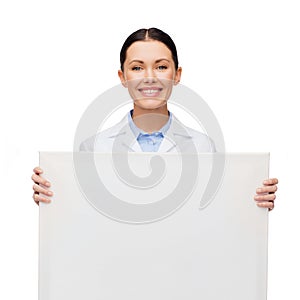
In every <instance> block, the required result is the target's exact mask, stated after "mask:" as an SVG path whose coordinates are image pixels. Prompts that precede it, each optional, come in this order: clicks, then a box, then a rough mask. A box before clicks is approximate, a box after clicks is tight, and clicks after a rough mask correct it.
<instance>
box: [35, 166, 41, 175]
mask: <svg viewBox="0 0 300 300" xmlns="http://www.w3.org/2000/svg"><path fill="white" fill-rule="evenodd" d="M33 172H34V173H36V174H42V173H43V170H42V169H41V168H40V167H35V168H34V169H33Z"/></svg>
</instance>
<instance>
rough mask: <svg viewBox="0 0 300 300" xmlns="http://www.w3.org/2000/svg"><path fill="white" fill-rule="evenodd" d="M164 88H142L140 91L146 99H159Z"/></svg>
mask: <svg viewBox="0 0 300 300" xmlns="http://www.w3.org/2000/svg"><path fill="white" fill-rule="evenodd" d="M162 90H163V89H162V88H153V87H152V88H142V89H138V91H139V92H140V93H141V94H142V95H143V96H144V97H158V96H159V94H160V92H161V91H162Z"/></svg>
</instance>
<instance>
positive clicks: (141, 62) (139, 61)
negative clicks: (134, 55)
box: [129, 58, 170, 64]
mask: <svg viewBox="0 0 300 300" xmlns="http://www.w3.org/2000/svg"><path fill="white" fill-rule="evenodd" d="M163 60H166V61H167V62H170V61H169V60H168V59H167V58H160V59H157V60H156V61H155V63H156V64H157V63H159V62H161V61H163ZM132 63H140V64H143V63H144V62H143V61H142V60H139V59H133V60H132V61H130V62H129V64H132Z"/></svg>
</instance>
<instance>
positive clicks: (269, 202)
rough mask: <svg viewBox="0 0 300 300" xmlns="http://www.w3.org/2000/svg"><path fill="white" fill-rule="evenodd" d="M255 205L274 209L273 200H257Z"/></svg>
mask: <svg viewBox="0 0 300 300" xmlns="http://www.w3.org/2000/svg"><path fill="white" fill-rule="evenodd" d="M256 205H257V206H258V207H263V208H268V209H269V210H272V209H274V202H273V201H268V202H257V203H256Z"/></svg>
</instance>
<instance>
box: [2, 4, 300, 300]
mask: <svg viewBox="0 0 300 300" xmlns="http://www.w3.org/2000/svg"><path fill="white" fill-rule="evenodd" d="M297 2H298V1H296V0H295V1H291V0H286V1H276V0H275V1H274V0H273V1H267V0H260V1H258V0H252V1H238V0H236V1H233V0H229V1H188V0H186V1H181V2H176V1H170V3H168V2H166V3H165V2H163V1H161V0H160V1H156V0H152V1H146V2H143V1H140V0H139V1H128V2H126V1H120V2H117V1H105V2H103V1H74V0H73V1H66V0H60V1H56V0H55V1H54V0H53V1H32V0H30V1H13V0H12V1H9V2H8V1H6V3H4V1H1V4H0V31H1V39H0V40H1V46H0V51H1V56H0V60H1V61H0V99H1V109H0V114H1V115H0V122H1V124H0V125H1V177H3V178H1V183H2V184H1V196H2V197H1V210H0V214H1V215H0V230H1V232H0V234H1V235H0V236H1V245H2V246H1V256H0V266H1V268H0V270H1V271H0V272H1V273H0V274H1V289H0V298H1V299H20V298H21V297H22V298H25V299H37V291H38V290H37V287H38V207H37V206H36V205H35V204H34V203H33V200H32V198H31V196H32V190H31V186H32V183H31V180H30V176H31V173H32V168H33V167H34V166H36V165H37V164H38V151H39V150H69V151H71V150H72V144H73V137H74V132H75V129H76V126H77V123H78V121H79V119H80V116H81V115H82V113H83V112H84V110H85V108H86V107H87V106H88V105H89V104H90V103H91V101H93V100H94V99H95V98H96V97H97V96H98V95H99V94H101V93H102V92H104V91H105V90H107V89H108V88H111V87H112V86H114V85H116V84H118V77H117V70H118V68H119V51H120V48H121V46H122V43H123V41H124V40H125V38H126V37H127V36H128V35H129V34H130V33H131V32H133V31H135V30H136V29H139V28H142V27H145V28H147V27H152V26H155V27H158V28H161V29H162V30H164V31H166V32H167V33H169V34H170V35H171V36H172V37H173V39H174V41H175V43H176V45H177V48H178V53H179V62H180V65H181V66H182V67H183V75H182V83H183V84H184V85H187V86H188V87H190V88H191V89H193V90H194V91H196V92H197V93H198V94H199V95H201V96H202V98H203V99H204V100H205V101H206V102H208V103H209V105H210V107H211V108H212V109H213V111H214V113H215V115H216V116H217V118H218V120H219V122H220V124H221V127H222V129H223V133H224V136H225V142H226V148H227V151H231V152H239V151H242V152H252V151H255V152H256V151H259V152H260V151H268V152H271V168H270V176H276V177H278V178H279V179H280V184H279V191H278V193H277V205H276V206H277V207H276V209H275V211H273V212H272V213H271V214H270V235H269V236H270V238H269V284H268V286H269V299H270V300H277V299H280V300H281V299H291V300H292V299H299V298H300V291H299V287H298V286H299V276H298V274H299V268H300V264H299V253H300V246H299V242H298V240H299V228H300V221H299V217H298V215H299V196H298V192H297V186H298V182H297V177H298V176H297V175H298V174H297V173H296V170H297V168H298V167H299V165H300V164H299V162H300V159H299V151H300V146H299V142H298V136H299V134H298V130H297V129H298V128H299V125H300V122H299V117H298V115H299V108H298V106H297V104H298V102H299V100H300V89H299V83H300V71H299V70H300V55H299V53H300V40H299V28H300V18H299V15H300V9H299V8H298V3H297ZM196 4H197V5H196ZM183 121H184V120H183Z"/></svg>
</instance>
